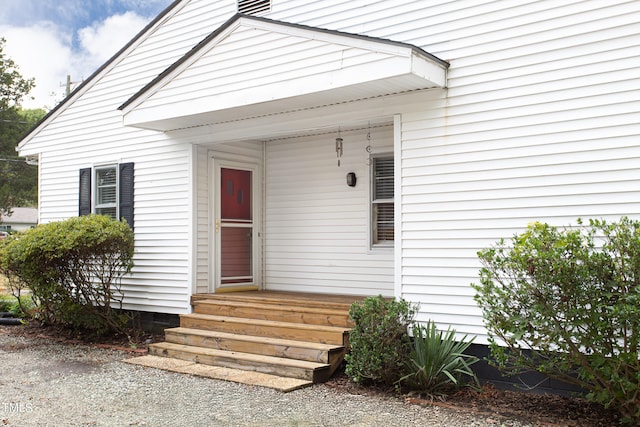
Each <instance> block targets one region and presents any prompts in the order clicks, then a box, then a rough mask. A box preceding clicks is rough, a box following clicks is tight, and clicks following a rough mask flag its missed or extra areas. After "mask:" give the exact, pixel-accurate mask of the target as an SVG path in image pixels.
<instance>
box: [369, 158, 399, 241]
mask: <svg viewBox="0 0 640 427" xmlns="http://www.w3.org/2000/svg"><path fill="white" fill-rule="evenodd" d="M371 164H372V191H371V195H372V200H371V218H372V228H373V230H372V239H371V240H372V244H373V245H374V246H391V245H392V244H393V240H394V204H393V189H394V185H395V183H394V178H393V171H394V164H393V156H392V155H386V156H379V157H373V158H372V163H371Z"/></svg>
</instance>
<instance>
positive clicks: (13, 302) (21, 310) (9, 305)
mask: <svg viewBox="0 0 640 427" xmlns="http://www.w3.org/2000/svg"><path fill="white" fill-rule="evenodd" d="M34 308H35V304H34V302H33V299H32V298H31V295H20V296H15V295H0V311H2V312H6V313H11V315H12V316H13V317H18V318H21V319H22V318H27V317H29V315H30V313H32V312H33V310H34Z"/></svg>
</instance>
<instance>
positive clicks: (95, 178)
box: [91, 163, 120, 220]
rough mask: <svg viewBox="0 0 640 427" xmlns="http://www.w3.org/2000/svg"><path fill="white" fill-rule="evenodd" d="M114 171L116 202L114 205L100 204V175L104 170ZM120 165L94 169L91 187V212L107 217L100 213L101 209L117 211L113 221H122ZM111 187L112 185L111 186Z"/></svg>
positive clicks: (112, 164) (111, 164)
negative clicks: (120, 215) (120, 216)
mask: <svg viewBox="0 0 640 427" xmlns="http://www.w3.org/2000/svg"><path fill="white" fill-rule="evenodd" d="M108 169H113V174H114V175H115V178H116V179H115V183H114V184H113V188H114V192H115V202H113V203H101V204H100V203H98V194H99V185H100V184H99V181H98V173H99V172H100V171H103V170H108ZM118 172H119V170H118V164H117V163H110V164H105V165H97V166H94V167H93V173H92V175H93V176H92V178H93V185H92V186H91V191H92V194H91V200H92V206H91V212H93V213H94V214H98V215H106V214H104V213H102V212H98V210H101V209H115V214H114V216H112V218H113V219H116V220H120V218H118V216H119V213H120V174H119V173H118ZM110 186H111V185H110ZM103 187H106V186H103Z"/></svg>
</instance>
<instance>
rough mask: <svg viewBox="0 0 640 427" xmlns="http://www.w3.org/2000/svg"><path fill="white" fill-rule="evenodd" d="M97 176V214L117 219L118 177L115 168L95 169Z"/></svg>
mask: <svg viewBox="0 0 640 427" xmlns="http://www.w3.org/2000/svg"><path fill="white" fill-rule="evenodd" d="M95 175H96V181H95V182H96V189H95V195H96V206H95V213H96V214H98V215H107V216H110V217H111V218H113V219H116V218H117V213H118V212H117V209H118V199H117V191H116V188H117V187H116V185H117V183H118V179H117V177H118V175H117V174H116V167H115V166H108V167H102V168H98V169H95Z"/></svg>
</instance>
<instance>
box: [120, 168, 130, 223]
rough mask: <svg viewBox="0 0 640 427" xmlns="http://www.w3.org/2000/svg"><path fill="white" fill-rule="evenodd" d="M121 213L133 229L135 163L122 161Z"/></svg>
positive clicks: (121, 216)
mask: <svg viewBox="0 0 640 427" xmlns="http://www.w3.org/2000/svg"><path fill="white" fill-rule="evenodd" d="M119 168H120V172H119V173H120V188H119V190H120V191H119V193H120V201H119V202H120V203H119V204H120V215H118V218H121V219H122V218H124V219H125V220H126V221H127V223H129V227H131V229H133V163H120V165H119Z"/></svg>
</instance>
